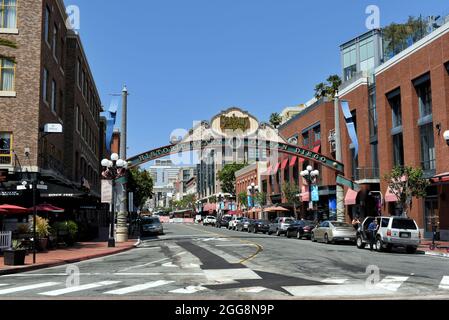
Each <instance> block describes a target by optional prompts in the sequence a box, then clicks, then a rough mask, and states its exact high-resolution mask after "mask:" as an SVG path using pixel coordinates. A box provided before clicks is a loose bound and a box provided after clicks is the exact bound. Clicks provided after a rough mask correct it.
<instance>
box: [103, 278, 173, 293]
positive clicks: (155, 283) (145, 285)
mask: <svg viewBox="0 0 449 320" xmlns="http://www.w3.org/2000/svg"><path fill="white" fill-rule="evenodd" d="M173 282H174V281H165V280H158V281H152V282H148V283H143V284H138V285H135V286H130V287H126V288H121V289H117V290H111V291H107V292H105V293H104V294H114V295H124V294H127V293H133V292H138V291H143V290H147V289H151V288H156V287H160V286H164V285H166V284H169V283H173Z"/></svg>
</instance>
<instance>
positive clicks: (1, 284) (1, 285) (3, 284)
mask: <svg viewBox="0 0 449 320" xmlns="http://www.w3.org/2000/svg"><path fill="white" fill-rule="evenodd" d="M4 286H9V284H6V283H0V287H4Z"/></svg>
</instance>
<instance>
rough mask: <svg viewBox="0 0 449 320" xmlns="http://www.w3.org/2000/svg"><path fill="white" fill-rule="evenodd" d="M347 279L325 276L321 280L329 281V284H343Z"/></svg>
mask: <svg viewBox="0 0 449 320" xmlns="http://www.w3.org/2000/svg"><path fill="white" fill-rule="evenodd" d="M348 280H349V279H345V278H327V279H324V280H321V282H323V283H330V284H343V283H345V282H347V281H348Z"/></svg>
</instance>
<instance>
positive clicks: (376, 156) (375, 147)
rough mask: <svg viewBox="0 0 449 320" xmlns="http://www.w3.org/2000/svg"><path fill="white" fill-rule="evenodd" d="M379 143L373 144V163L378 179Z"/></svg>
mask: <svg viewBox="0 0 449 320" xmlns="http://www.w3.org/2000/svg"><path fill="white" fill-rule="evenodd" d="M378 150H379V148H378V143H377V142H375V143H371V163H372V166H373V168H374V169H375V173H377V174H376V177H378V176H379V174H378V170H377V169H379V152H378Z"/></svg>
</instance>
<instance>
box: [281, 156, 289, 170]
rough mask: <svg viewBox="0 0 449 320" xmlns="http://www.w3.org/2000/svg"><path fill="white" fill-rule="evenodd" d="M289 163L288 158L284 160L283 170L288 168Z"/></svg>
mask: <svg viewBox="0 0 449 320" xmlns="http://www.w3.org/2000/svg"><path fill="white" fill-rule="evenodd" d="M287 165H288V158H287V159H284V161H282V165H281V170H285V168H287Z"/></svg>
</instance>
